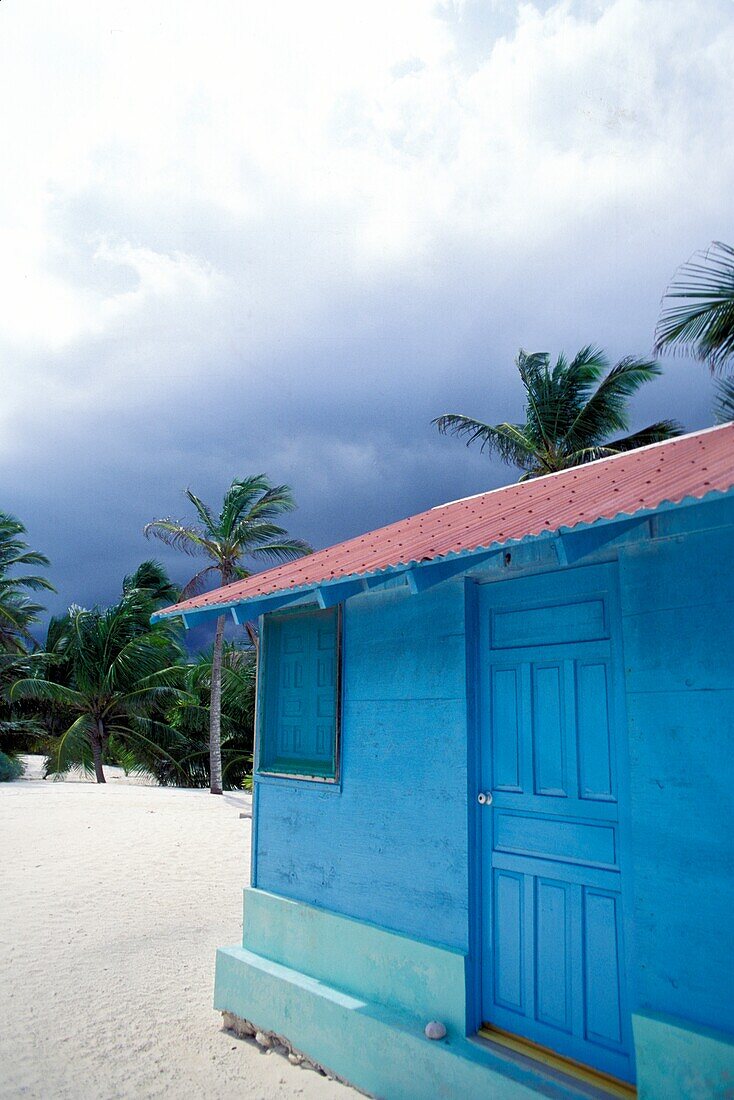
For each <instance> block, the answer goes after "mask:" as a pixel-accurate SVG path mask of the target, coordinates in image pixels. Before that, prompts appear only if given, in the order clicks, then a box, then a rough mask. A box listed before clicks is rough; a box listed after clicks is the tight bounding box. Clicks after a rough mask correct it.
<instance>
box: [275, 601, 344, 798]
mask: <svg viewBox="0 0 734 1100" xmlns="http://www.w3.org/2000/svg"><path fill="white" fill-rule="evenodd" d="M263 642H264V644H263V681H262V682H263V696H262V709H261V715H260V718H261V725H260V769H259V770H260V771H261V772H264V773H271V774H273V773H274V774H280V775H294V776H302V777H303V776H305V777H309V776H313V777H316V778H320V779H334V778H336V771H337V723H338V692H339V667H338V664H339V609H338V608H336V607H334V608H328V609H326V610H323V611H322V610H316V609H314V610H311V609H308V610H299V611H292V612H283V613H282V614H273V615H268V616H266V619H265V629H264V639H263Z"/></svg>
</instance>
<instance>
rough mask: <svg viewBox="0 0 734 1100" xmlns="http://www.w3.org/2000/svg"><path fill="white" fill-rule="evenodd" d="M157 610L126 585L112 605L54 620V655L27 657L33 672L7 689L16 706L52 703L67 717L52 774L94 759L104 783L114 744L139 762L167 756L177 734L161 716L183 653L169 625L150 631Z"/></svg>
mask: <svg viewBox="0 0 734 1100" xmlns="http://www.w3.org/2000/svg"><path fill="white" fill-rule="evenodd" d="M155 606H156V603H155V601H154V600H153V599H151V596H150V593H149V592H148V591H147V590H146V589H144V588H133V587H129V588H128V590H127V591H126V592H125V593H124V594H123V596H122V598H121V600H120V601H119V603H117V604H115V605H114V606H113V607H110V608H107V609H106V610H100V609H99V608H93V609H92V610H86V609H85V608H81V607H72V608H70V609H69V611H68V613H67V615H66V616H64V617H63V618H60V619H56V620H54V622H53V649H52V650H50V651H49V652H44V653H38V654H35V655H34V656H33V658H32V660H33V661H35V664H36V665H37V667H38V668H39V672H38V674H36V675H31V676H27V677H25V678H24V679H19V680H17V681H16V682H15V684H14V685H13V687H12V690H11V698H12V699H14V700H15V699H25V700H29V701H31V702H34V703H37V704H38V703H40V704H44V705H48V704H51V706H52V707H53V708H55V709H57V710H60V711H61V712H62V713H63V714H65V715H66V718H67V721H68V722H69V725H68V726H67V728H66V729H65V731H64V732H63V733H61V734H60V736H59V737H58V738H57V740H56V744H55V747H54V751H53V754H52V757H51V758H50V760H49V762H48V765H47V770H48V771H49V772H57V773H61V772H64V771H66V770H67V769H68V768H69V767H70V766H71V765H72V764H79V763H81V764H82V765H84V764H86V763H88V761H89V755H90V754H91V759H92V761H93V765H94V773H95V776H96V778H97V782H98V783H104V782H105V774H104V767H103V764H104V757H105V753H106V752H107V750H108V748H110V747H112V746H113V745H117V746H118V747H120V746H122V747H126V748H128V749H132V750H133V754H137V755H138V756H144V755H145V754H149V755H152V756H153V757H156V758H160V757H167V756H169V753H168V752H167V748H166V745H167V743H168V742H170V741H171V739H173V738H175V733H174V731H173V730H172V729H171V728H170V727H169V726H168V725H167V723H165V722H164V721H163V720H162V718H161V713H162V709H163V708H164V707H166V706H168V705H170V703H171V701H172V700H173V699H174V698H176V696H177V694H178V693H179V691H180V690H181V686H182V680H183V670H182V668H181V666H180V664H178V662H180V661H181V660H182V658H183V650H182V648H181V645H180V642H179V640H178V637H177V632H176V630H175V628H172V627H171V625H170V624H158V625H156V626H154V627H151V626H150V616H151V614H152V612H153V610H154V609H155ZM59 671H60V675H59ZM62 680H63V682H61V681H62Z"/></svg>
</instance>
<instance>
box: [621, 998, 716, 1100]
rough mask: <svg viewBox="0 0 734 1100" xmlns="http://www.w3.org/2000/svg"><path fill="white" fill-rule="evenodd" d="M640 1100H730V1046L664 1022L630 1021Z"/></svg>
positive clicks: (703, 1032)
mask: <svg viewBox="0 0 734 1100" xmlns="http://www.w3.org/2000/svg"><path fill="white" fill-rule="evenodd" d="M632 1028H633V1031H634V1034H635V1050H636V1052H637V1073H638V1096H639V1098H640V1100H718V1098H721V1100H724V1098H726V1100H731V1098H732V1097H734V1043H732V1041H731V1039H730V1038H729V1037H727V1036H725V1035H720V1034H718V1033H716V1032H713V1031H708V1030H703V1029H700V1030H699V1029H695V1028H692V1027H691V1026H690V1025H689V1024H687V1023H686V1022H684V1021H682V1020H675V1019H673V1018H671V1017H666V1016H640V1015H636V1016H633V1017H632Z"/></svg>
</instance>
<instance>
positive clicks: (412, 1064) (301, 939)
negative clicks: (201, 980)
mask: <svg viewBox="0 0 734 1100" xmlns="http://www.w3.org/2000/svg"><path fill="white" fill-rule="evenodd" d="M243 939H244V942H245V943H246V944H247V947H246V948H243V947H229V948H221V949H220V950H219V951H218V952H217V967H216V983H215V995H214V1005H215V1008H218V1009H220V1010H221V1011H226V1012H231V1013H233V1014H234V1015H235V1016H239V1017H241V1018H242V1019H245V1020H248V1021H250V1022H251V1023H254V1024H255V1025H257V1027H258V1028H260V1029H261V1030H263V1031H273V1032H276V1033H277V1034H279V1035H283V1036H285V1037H286V1038H287V1039H288V1040H289V1042H290V1043H291V1044H292V1045H293V1047H294V1048H296V1049H297V1050H300V1051H302V1052H303V1053H304V1054H306V1055H308V1057H309V1058H311V1059H312V1060H313V1061H315V1062H318V1063H319V1064H321V1065H323V1066H325V1067H326V1068H328V1069H330V1070H331V1071H332V1072H333V1073H335V1074H337V1075H338V1076H339V1077H342V1078H344V1079H345V1080H347V1081H349V1082H351V1083H352V1084H354V1085H357V1086H358V1087H359V1088H361V1089H363V1090H364V1091H365V1092H368V1093H370V1094H372V1095H373V1096H377V1097H383V1098H389V1100H432V1098H433V1097H436V1098H439V1097H441V1098H446V1100H449V1098H451V1100H455V1098H457V1097H462V1098H463V1097H467V1098H468V1097H484V1096H488V1095H491V1096H492V1097H495V1098H497V1100H524V1098H527V1100H531V1098H537V1096H538V1095H539V1094H542V1095H544V1096H546V1097H555V1098H558V1100H560V1098H567V1097H570V1096H574V1097H577V1096H580V1095H582V1093H581V1092H580V1091H577V1090H576V1089H575V1088H573V1087H568V1085H567V1084H566V1080H565V1079H562V1078H559V1079H558V1080H556V1079H554V1078H553V1077H552V1076H548V1075H546V1074H544V1073H543V1074H540V1073H538V1072H537V1071H536V1069H535V1068H534V1066H533V1065H532V1064H531V1063H529V1062H527V1061H526V1060H524V1059H522V1058H516V1057H514V1056H509V1055H507V1054H506V1053H504V1052H500V1051H499V1050H498V1049H497V1048H496V1047H493V1046H492V1045H491V1044H489V1043H484V1042H483V1041H481V1040H474V1039H467V1038H466V1036H465V1034H464V1020H465V1018H466V1007H465V1006H466V980H465V967H466V959H465V957H464V956H463V955H462V954H460V953H458V952H454V951H449V950H447V949H445V948H441V947H436V946H432V945H430V944H426V943H420V942H418V941H416V940H412V939H409V938H407V937H404V936H400V935H397V934H395V933H392V932H386V931H384V930H382V929H379V928H376V927H374V926H373V925H369V924H365V923H363V922H361V921H356V920H351V919H349V918H347V917H340V916H337V915H336V914H333V913H328V912H326V911H324V910H321V909H316V908H313V907H311V906H308V905H304V904H302V903H299V902H293V901H289V900H287V899H285V898H280V897H277V896H275V895H273V894H268V893H265V892H264V891H261V890H254V889H251V888H248V889H246V890H245V919H244V936H243ZM429 1020H440V1021H441V1022H443V1023H444V1024H445V1025H446V1027H447V1035H446V1038H445V1039H442V1040H439V1041H436V1040H430V1039H427V1038H426V1037H425V1035H424V1034H423V1029H424V1027H425V1025H426V1023H428V1021H429Z"/></svg>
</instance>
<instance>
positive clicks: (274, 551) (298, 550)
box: [250, 538, 313, 561]
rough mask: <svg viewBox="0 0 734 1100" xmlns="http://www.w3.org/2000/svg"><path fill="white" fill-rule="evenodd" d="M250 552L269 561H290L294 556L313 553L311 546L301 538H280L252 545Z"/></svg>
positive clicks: (298, 556)
mask: <svg viewBox="0 0 734 1100" xmlns="http://www.w3.org/2000/svg"><path fill="white" fill-rule="evenodd" d="M250 553H251V554H252V556H253V557H255V558H268V559H269V560H270V561H292V560H293V559H294V558H300V557H305V556H307V555H308V554H313V547H312V546H309V544H308V543H307V542H304V541H303V539H290V538H285V539H280V540H279V541H278V542H266V543H262V545H260V546H253V547H252V549H251V551H250Z"/></svg>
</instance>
